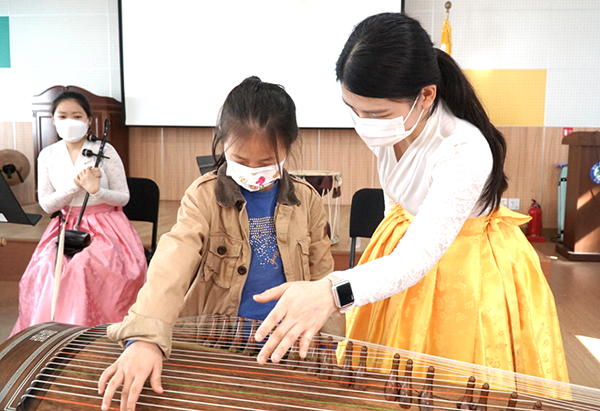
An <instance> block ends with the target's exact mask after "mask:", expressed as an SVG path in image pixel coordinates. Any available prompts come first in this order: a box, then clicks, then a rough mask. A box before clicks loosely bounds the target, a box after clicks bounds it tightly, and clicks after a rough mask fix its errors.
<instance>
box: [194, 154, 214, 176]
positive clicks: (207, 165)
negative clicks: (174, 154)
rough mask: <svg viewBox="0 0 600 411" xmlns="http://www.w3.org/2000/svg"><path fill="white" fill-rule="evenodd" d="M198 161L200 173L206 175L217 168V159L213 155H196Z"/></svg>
mask: <svg viewBox="0 0 600 411" xmlns="http://www.w3.org/2000/svg"><path fill="white" fill-rule="evenodd" d="M196 163H198V168H199V169H200V175H204V174H206V173H209V172H211V171H213V170H216V169H217V167H216V166H215V160H214V159H213V156H212V155H210V156H196Z"/></svg>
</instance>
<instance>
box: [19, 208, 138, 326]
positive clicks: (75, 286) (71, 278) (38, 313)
mask: <svg viewBox="0 0 600 411" xmlns="http://www.w3.org/2000/svg"><path fill="white" fill-rule="evenodd" d="M80 210H81V208H80V207H72V209H71V212H70V214H69V216H68V218H67V229H73V228H74V226H75V223H76V221H77V217H78V216H79V211H80ZM67 211H68V207H67V208H65V209H63V210H62V212H63V215H66V214H67ZM79 229H80V230H81V231H86V232H88V233H90V236H91V238H92V242H91V244H90V245H89V246H88V247H86V248H85V249H83V251H81V252H79V253H77V254H75V255H74V256H73V257H66V256H65V257H64V259H63V266H62V274H61V281H60V286H59V292H58V299H57V303H56V311H55V318H54V321H56V322H61V323H66V324H76V325H83V326H89V327H91V326H94V325H98V324H103V323H113V322H119V321H121V320H122V319H123V317H124V316H125V315H126V314H127V310H128V309H129V307H130V306H131V305H132V304H133V303H134V302H135V299H136V296H137V293H138V291H139V289H140V288H141V287H142V285H143V284H144V282H145V280H146V271H147V263H146V257H145V254H144V247H143V245H142V242H141V240H140V237H139V236H138V234H137V232H136V231H135V228H134V227H133V226H132V225H131V222H130V221H129V219H127V217H126V216H125V214H124V213H123V210H122V208H121V207H114V206H109V205H107V204H98V205H94V206H88V207H86V209H85V213H84V216H83V219H82V221H81V225H80V227H79ZM57 234H58V218H54V219H52V221H51V222H50V224H49V226H48V228H47V229H46V232H45V233H44V235H43V236H42V239H41V241H40V243H39V244H38V246H37V247H36V249H35V251H34V253H33V256H32V257H31V261H30V262H29V265H28V266H27V269H26V270H25V273H24V274H23V277H22V278H21V281H20V283H19V318H18V320H17V323H16V324H15V327H14V329H13V331H12V334H16V333H17V332H19V331H21V330H22V329H24V328H27V327H29V326H31V325H33V324H39V323H43V322H47V321H50V320H51V319H50V313H51V304H52V294H53V291H54V270H55V264H56V251H57V244H56V243H57ZM12 334H11V335H12Z"/></svg>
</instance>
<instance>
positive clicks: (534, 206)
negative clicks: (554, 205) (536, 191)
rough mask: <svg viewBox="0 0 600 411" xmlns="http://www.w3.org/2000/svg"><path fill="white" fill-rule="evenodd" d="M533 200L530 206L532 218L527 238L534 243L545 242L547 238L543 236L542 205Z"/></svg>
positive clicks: (528, 226)
mask: <svg viewBox="0 0 600 411" xmlns="http://www.w3.org/2000/svg"><path fill="white" fill-rule="evenodd" d="M531 201H532V203H531V207H530V208H529V215H530V216H531V220H530V221H529V224H528V225H527V239H528V240H529V241H530V242H532V243H545V242H546V240H545V239H544V237H542V207H541V206H540V205H539V204H538V202H537V201H535V200H531Z"/></svg>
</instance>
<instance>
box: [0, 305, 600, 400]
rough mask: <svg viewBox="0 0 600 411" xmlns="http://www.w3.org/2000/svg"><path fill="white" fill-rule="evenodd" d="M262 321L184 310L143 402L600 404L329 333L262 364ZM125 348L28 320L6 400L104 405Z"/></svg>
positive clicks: (89, 331) (7, 364) (4, 374)
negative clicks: (106, 381) (155, 384)
mask: <svg viewBox="0 0 600 411" xmlns="http://www.w3.org/2000/svg"><path fill="white" fill-rule="evenodd" d="M257 325H258V322H257V321H256V320H253V321H249V320H243V319H240V318H230V317H226V316H202V317H193V318H184V319H181V320H179V321H178V323H177V324H176V326H175V329H174V332H173V353H172V355H171V358H170V359H169V360H166V361H165V362H164V368H163V376H162V384H163V387H164V389H165V392H164V394H162V395H157V394H155V393H154V392H153V391H152V390H151V389H150V388H149V385H148V384H147V385H146V387H145V388H144V390H143V392H142V395H141V396H140V399H139V401H138V405H137V410H138V411H144V410H355V409H361V410H402V409H406V410H415V411H417V410H418V411H426V410H427V411H437V410H456V409H463V410H476V411H505V410H507V411H508V410H515V411H516V410H532V409H533V410H536V409H537V410H540V409H541V410H556V411H558V410H582V411H600V390H595V389H591V388H586V387H581V386H576V385H570V384H564V383H558V382H554V381H549V380H544V379H539V378H534V377H529V376H525V375H522V374H515V373H511V372H506V371H500V370H495V369H491V368H486V367H481V366H476V365H472V364H466V363H461V362H456V361H450V360H446V359H442V358H438V357H433V356H426V355H422V354H417V353H412V352H407V351H402V350H398V349H393V348H388V347H383V346H378V345H374V344H367V343H364V342H361V341H351V340H346V339H341V338H338V337H332V336H319V337H318V338H316V339H315V341H314V342H313V344H312V345H311V349H310V352H309V355H308V357H307V358H306V359H300V357H299V356H298V354H297V352H298V351H297V346H296V347H294V348H293V349H292V350H291V351H290V352H289V353H288V356H287V357H286V358H285V359H284V360H283V361H282V362H281V363H280V364H271V363H269V364H267V365H264V366H260V365H258V364H257V363H256V359H255V356H256V353H257V351H258V349H259V344H257V343H255V342H254V339H253V338H252V337H253V333H254V332H255V330H256V327H257ZM249 337H250V338H249ZM121 352H122V350H121V348H120V347H119V346H118V345H117V344H115V343H114V342H112V341H110V340H109V339H108V338H107V337H106V326H105V325H104V326H98V327H93V328H83V327H73V326H68V325H64V324H57V323H46V324H41V325H37V326H33V327H30V328H28V329H26V330H24V331H22V332H21V333H19V334H17V335H15V336H14V337H12V338H11V339H9V340H7V341H6V342H5V343H3V344H2V345H1V346H0V410H21V411H30V410H31V411H33V410H36V411H45V410H91V409H99V408H100V404H101V397H100V396H99V395H98V392H97V383H98V379H99V378H100V374H101V373H102V372H103V371H104V369H106V367H108V366H109V365H110V364H112V363H113V362H114V361H115V360H116V359H117V357H118V356H119V355H120V353H121ZM119 395H120V393H117V395H116V398H115V401H113V404H112V409H116V410H118V409H119Z"/></svg>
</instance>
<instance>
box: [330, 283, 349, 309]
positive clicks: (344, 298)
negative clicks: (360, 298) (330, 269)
mask: <svg viewBox="0 0 600 411" xmlns="http://www.w3.org/2000/svg"><path fill="white" fill-rule="evenodd" d="M329 279H330V280H331V284H332V285H331V291H332V293H333V299H334V301H335V305H336V307H337V308H339V309H340V310H343V309H344V308H348V307H350V306H352V304H354V294H353V293H352V286H351V285H350V281H348V280H334V279H333V278H331V277H330V278H329Z"/></svg>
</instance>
